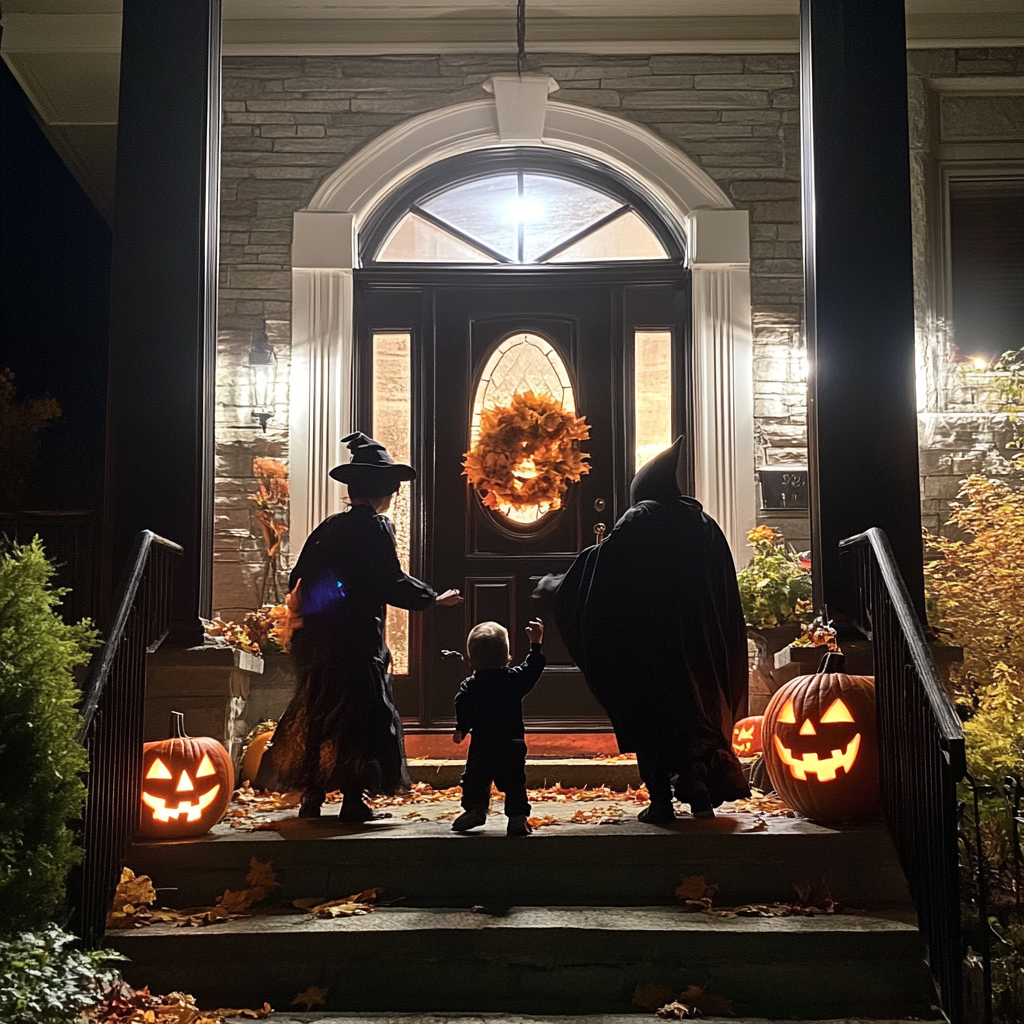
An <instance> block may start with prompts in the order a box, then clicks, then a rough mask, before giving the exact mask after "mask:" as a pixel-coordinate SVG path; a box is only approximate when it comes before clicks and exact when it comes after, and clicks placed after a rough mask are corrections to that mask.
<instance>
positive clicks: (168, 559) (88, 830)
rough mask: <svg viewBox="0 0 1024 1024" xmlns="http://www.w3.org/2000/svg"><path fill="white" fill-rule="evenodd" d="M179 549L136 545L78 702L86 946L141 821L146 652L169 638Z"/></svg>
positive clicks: (72, 897)
mask: <svg viewBox="0 0 1024 1024" xmlns="http://www.w3.org/2000/svg"><path fill="white" fill-rule="evenodd" d="M181 554H182V548H181V546H180V545H178V544H175V543H174V542H173V541H169V540H165V539H164V538H163V537H160V536H157V534H155V533H152V532H151V531H150V530H143V531H142V532H141V533H139V534H138V536H137V537H136V539H135V543H134V545H133V547H132V555H131V559H130V561H129V564H128V569H127V572H126V575H125V578H124V583H123V587H122V589H121V595H120V598H119V599H118V603H117V607H116V611H115V613H114V616H113V619H112V621H111V625H110V628H109V630H108V632H107V638H106V642H105V643H104V645H103V646H102V647H101V648H100V649H99V651H97V653H96V654H95V655H94V656H93V659H92V661H91V663H90V665H89V674H88V677H87V679H86V683H85V686H84V688H83V693H82V698H81V701H80V704H79V707H80V710H81V714H82V725H81V727H80V729H79V731H78V741H79V742H80V743H82V744H83V745H84V746H85V748H86V750H87V752H88V755H89V773H88V776H87V777H86V793H87V795H86V803H85V811H84V813H83V815H82V824H81V831H80V835H81V841H82V848H83V854H82V862H81V863H80V864H79V865H78V866H77V867H76V868H75V869H74V870H73V871H72V873H71V876H70V877H69V879H68V903H69V906H70V908H71V927H72V930H73V931H74V932H75V933H76V934H77V935H79V936H80V937H81V938H82V940H83V942H84V943H85V945H86V946H88V947H95V946H96V945H98V944H99V942H100V940H101V939H102V938H103V931H104V925H105V921H106V913H107V906H108V905H109V903H110V899H111V897H112V896H113V894H114V889H115V887H116V886H117V880H118V877H119V876H120V873H121V868H122V866H123V862H124V856H125V852H126V851H127V848H128V843H129V841H130V839H131V836H132V833H133V832H134V830H135V826H136V825H137V823H138V816H139V800H140V792H139V791H140V788H141V784H142V742H143V726H144V717H145V702H146V654H147V653H149V652H151V651H153V650H155V649H156V648H157V647H158V646H159V645H160V643H161V641H162V640H163V639H164V637H165V636H166V635H167V632H168V629H169V626H170V618H171V583H172V579H171V577H172V570H173V567H174V560H173V558H172V555H181Z"/></svg>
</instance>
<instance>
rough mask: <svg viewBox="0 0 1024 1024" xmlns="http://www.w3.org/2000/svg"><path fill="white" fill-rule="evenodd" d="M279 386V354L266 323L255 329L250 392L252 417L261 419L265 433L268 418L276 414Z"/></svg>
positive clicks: (251, 354) (251, 355)
mask: <svg viewBox="0 0 1024 1024" xmlns="http://www.w3.org/2000/svg"><path fill="white" fill-rule="evenodd" d="M276 386H277V355H276V354H275V353H274V346H273V345H271V344H270V340H269V339H268V338H267V328H266V325H262V326H261V327H260V328H259V330H258V331H253V336H252V347H251V348H250V349H249V394H250V404H251V405H252V418H253V419H254V420H259V424H260V427H261V428H262V429H263V433H266V432H267V420H269V419H270V417H271V416H273V415H274V397H275V389H276Z"/></svg>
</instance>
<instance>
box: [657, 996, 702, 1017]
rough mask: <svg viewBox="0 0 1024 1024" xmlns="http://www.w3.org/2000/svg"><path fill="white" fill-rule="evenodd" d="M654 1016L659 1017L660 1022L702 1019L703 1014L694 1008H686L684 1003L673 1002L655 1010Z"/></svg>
mask: <svg viewBox="0 0 1024 1024" xmlns="http://www.w3.org/2000/svg"><path fill="white" fill-rule="evenodd" d="M655 1016H656V1017H661V1018H662V1020H690V1019H691V1018H692V1017H703V1016H704V1014H702V1013H701V1012H700V1010H698V1009H697V1007H696V1006H688V1005H687V1004H686V1003H680V1002H679V1001H678V1000H673V1001H672V1002H671V1003H666V1004H665V1005H664V1006H662V1007H661V1008H660V1009H659V1010H657V1011H656V1013H655Z"/></svg>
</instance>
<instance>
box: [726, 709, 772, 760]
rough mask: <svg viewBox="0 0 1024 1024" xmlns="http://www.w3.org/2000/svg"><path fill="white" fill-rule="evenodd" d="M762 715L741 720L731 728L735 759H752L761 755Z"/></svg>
mask: <svg viewBox="0 0 1024 1024" xmlns="http://www.w3.org/2000/svg"><path fill="white" fill-rule="evenodd" d="M763 722H764V715H751V716H750V717H749V718H741V719H740V720H739V721H738V722H737V723H736V724H735V725H734V726H733V727H732V752H733V753H734V754H735V755H736V756H737V757H753V756H754V755H755V754H760V753H761V726H762V724H763Z"/></svg>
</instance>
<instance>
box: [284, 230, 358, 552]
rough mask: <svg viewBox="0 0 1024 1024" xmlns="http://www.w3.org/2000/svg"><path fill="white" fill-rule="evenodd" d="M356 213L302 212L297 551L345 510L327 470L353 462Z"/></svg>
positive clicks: (294, 381)
mask: <svg viewBox="0 0 1024 1024" xmlns="http://www.w3.org/2000/svg"><path fill="white" fill-rule="evenodd" d="M354 221H355V218H354V217H353V215H352V214H351V213H339V212H336V211H317V212H313V211H307V210H302V211H300V212H298V213H296V214H295V218H294V224H293V234H292V365H291V389H290V392H291V393H290V402H289V418H288V429H289V463H290V470H291V530H290V535H291V536H290V540H291V549H292V551H298V550H299V549H300V548H301V547H302V545H303V543H304V542H305V540H306V538H307V537H308V536H309V534H310V532H311V531H312V530H313V528H314V527H315V526H316V525H317V524H318V523H319V522H321V520H323V519H324V518H325V517H327V516H329V515H332V514H333V513H335V512H339V511H341V507H342V504H341V499H342V497H343V495H344V489H343V488H342V486H341V485H340V484H338V483H335V482H334V481H333V480H331V479H330V477H328V475H327V473H328V471H329V470H330V469H331V468H332V467H333V466H336V465H338V463H340V462H344V461H346V456H347V449H345V447H344V446H343V445H342V444H341V439H342V437H344V436H345V435H346V434H347V433H349V432H350V430H351V429H352V387H353V381H352V366H353V347H352V346H353V339H352V267H353V263H354V256H355V228H354Z"/></svg>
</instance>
